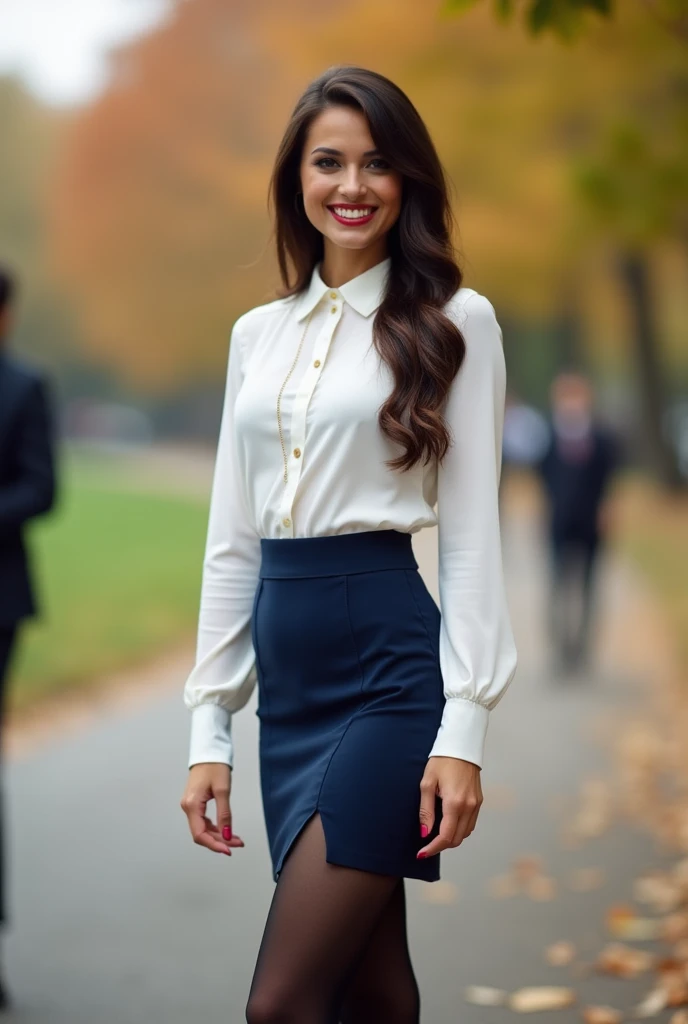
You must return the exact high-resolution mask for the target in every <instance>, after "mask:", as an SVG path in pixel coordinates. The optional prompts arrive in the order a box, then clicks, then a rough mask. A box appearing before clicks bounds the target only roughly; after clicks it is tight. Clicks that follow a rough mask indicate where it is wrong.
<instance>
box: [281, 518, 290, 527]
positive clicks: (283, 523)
mask: <svg viewBox="0 0 688 1024" xmlns="http://www.w3.org/2000/svg"><path fill="white" fill-rule="evenodd" d="M282 526H291V519H290V518H289V516H285V517H284V519H283V520H282Z"/></svg>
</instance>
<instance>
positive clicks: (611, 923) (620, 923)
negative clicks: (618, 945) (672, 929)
mask: <svg viewBox="0 0 688 1024" xmlns="http://www.w3.org/2000/svg"><path fill="white" fill-rule="evenodd" d="M606 921H607V929H608V931H610V932H611V934H612V935H615V936H616V937H617V938H619V939H626V940H627V941H628V942H646V941H648V940H650V939H657V938H659V936H660V935H662V934H664V924H663V923H662V921H661V920H660V919H659V918H654V917H638V915H637V914H636V912H635V910H633V908H632V907H628V906H624V905H616V906H612V907H610V908H609V910H608V911H607V918H606Z"/></svg>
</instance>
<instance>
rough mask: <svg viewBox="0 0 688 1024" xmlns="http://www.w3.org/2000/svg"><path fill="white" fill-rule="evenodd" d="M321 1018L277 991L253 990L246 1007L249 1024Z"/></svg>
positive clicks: (281, 1023)
mask: <svg viewBox="0 0 688 1024" xmlns="http://www.w3.org/2000/svg"><path fill="white" fill-rule="evenodd" d="M311 1020H313V1021H314V1022H315V1021H317V1020H319V1018H317V1017H314V1016H312V1015H311V1014H310V1013H309V1011H308V1010H307V1009H306V1008H303V1010H302V1009H300V1008H297V1007H295V1006H294V1005H293V1002H292V1001H291V1000H290V999H289V998H288V997H287V996H285V995H281V994H278V993H277V992H261V991H257V992H252V993H251V995H250V997H249V1000H248V1005H247V1007H246V1022H247V1024H302V1022H304V1024H308V1022H309V1021H311Z"/></svg>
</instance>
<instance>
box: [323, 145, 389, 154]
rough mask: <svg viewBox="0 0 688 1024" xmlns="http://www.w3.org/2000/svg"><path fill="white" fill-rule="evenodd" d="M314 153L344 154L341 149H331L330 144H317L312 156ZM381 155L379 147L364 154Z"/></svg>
mask: <svg viewBox="0 0 688 1024" xmlns="http://www.w3.org/2000/svg"><path fill="white" fill-rule="evenodd" d="M313 153H327V154H328V156H344V154H343V153H342V151H341V150H340V149H330V147H329V146H316V147H315V149H314V150H312V152H311V156H312V155H313ZM379 155H380V150H379V149H369V150H368V151H367V152H366V153H364V154H363V156H379Z"/></svg>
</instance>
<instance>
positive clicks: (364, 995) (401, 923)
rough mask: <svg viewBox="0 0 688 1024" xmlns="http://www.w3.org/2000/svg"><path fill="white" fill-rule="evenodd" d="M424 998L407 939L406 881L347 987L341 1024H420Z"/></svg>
mask: <svg viewBox="0 0 688 1024" xmlns="http://www.w3.org/2000/svg"><path fill="white" fill-rule="evenodd" d="M419 1015H420V996H419V994H418V985H417V983H416V977H415V975H414V973H413V967H412V966H411V957H410V955H409V949H408V939H407V935H406V896H405V892H404V882H403V879H399V881H398V882H397V885H396V888H395V890H394V893H393V894H392V898H391V900H390V901H389V903H388V904H387V906H386V908H385V910H384V911H383V913H382V916H381V918H380V920H379V921H378V923H377V925H376V927H375V930H374V932H373V934H372V935H371V936H370V939H369V940H368V945H367V946H366V949H365V951H364V953H363V956H362V957H361V959H360V961H359V963H358V964H357V966H356V969H355V971H354V973H353V975H352V976H351V980H350V982H349V984H348V985H347V988H346V991H345V994H344V999H343V1001H342V1007H341V1010H340V1020H341V1024H418V1021H419V1019H420V1016H419Z"/></svg>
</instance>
